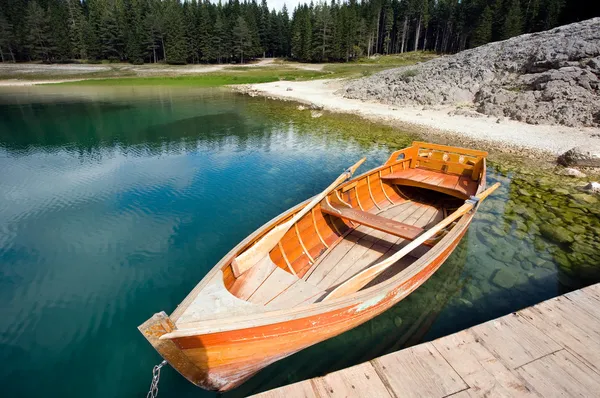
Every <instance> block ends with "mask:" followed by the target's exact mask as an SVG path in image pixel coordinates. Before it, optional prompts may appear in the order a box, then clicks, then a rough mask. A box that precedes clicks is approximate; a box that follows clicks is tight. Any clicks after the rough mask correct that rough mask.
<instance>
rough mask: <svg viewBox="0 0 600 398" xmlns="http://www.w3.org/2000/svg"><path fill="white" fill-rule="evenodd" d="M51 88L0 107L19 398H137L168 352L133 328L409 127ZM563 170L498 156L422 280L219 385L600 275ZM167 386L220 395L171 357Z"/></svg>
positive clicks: (174, 391)
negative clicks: (358, 319) (476, 203)
mask: <svg viewBox="0 0 600 398" xmlns="http://www.w3.org/2000/svg"><path fill="white" fill-rule="evenodd" d="M71 89H72V88H71ZM49 90H54V88H52V89H46V88H44V89H43V90H41V89H40V91H37V90H36V91H27V92H26V94H27V95H25V94H23V95H21V94H19V93H18V92H17V93H16V94H13V95H14V97H15V100H14V101H12V102H11V101H10V98H9V97H8V96H4V97H3V98H2V104H1V105H0V116H1V117H0V170H2V173H0V275H1V277H0V302H1V303H3V304H4V305H3V306H1V307H0V361H1V362H2V363H4V364H9V366H4V367H3V368H2V370H0V383H1V384H2V385H3V393H5V395H6V396H11V397H29V396H37V395H39V392H40V391H50V392H52V394H53V395H57V396H64V397H69V396H71V397H77V396H82V395H85V396H115V397H116V396H122V397H129V396H134V395H135V396H139V395H143V394H145V393H146V391H147V388H148V385H149V382H150V375H151V369H152V366H153V365H154V364H156V363H158V362H160V358H159V356H158V354H156V352H155V351H154V350H153V349H152V348H151V347H150V345H148V344H147V342H146V341H145V339H144V338H143V337H142V336H141V335H140V334H139V333H138V331H137V329H136V326H137V325H139V324H140V323H142V322H143V321H144V320H146V319H147V318H148V317H150V316H151V315H152V314H153V313H154V312H158V311H160V310H165V311H167V312H171V311H172V310H173V309H174V308H175V307H176V305H177V304H178V303H179V302H181V300H182V299H183V298H184V297H185V296H186V295H187V293H188V292H189V291H190V290H191V289H192V288H193V287H194V286H195V284H196V283H197V282H198V281H200V280H201V279H202V277H203V276H204V275H205V274H206V272H208V270H210V268H211V267H212V266H213V265H214V264H215V263H216V262H217V261H218V260H219V259H220V258H221V257H222V256H223V255H224V254H225V253H226V252H227V251H229V249H231V247H233V246H234V245H235V244H237V243H238V242H239V241H240V240H242V239H243V238H244V237H245V236H247V235H248V234H249V233H251V232H252V231H253V230H255V229H256V228H257V227H259V226H260V225H262V224H263V223H264V222H265V221H267V220H269V219H271V218H272V217H274V216H276V215H277V214H279V213H280V212H282V211H284V210H286V209H287V208H289V207H290V206H292V205H294V204H296V203H298V202H300V201H302V200H304V199H305V198H307V197H309V196H311V195H313V194H315V193H316V192H318V191H320V189H322V187H324V186H327V185H328V183H329V182H330V181H331V180H332V179H333V178H335V177H336V176H337V175H339V173H340V172H341V171H342V170H343V169H345V168H346V167H347V166H348V165H349V164H352V163H354V161H356V160H357V159H358V158H360V157H362V156H363V155H365V156H367V157H368V162H367V163H366V164H365V165H364V166H363V169H364V170H367V169H368V168H372V167H374V166H376V165H378V164H380V163H381V162H383V161H384V160H385V159H386V158H387V156H388V154H389V152H390V151H391V149H395V148H398V147H403V146H406V145H407V144H408V143H409V142H410V140H411V139H412V138H413V137H410V136H408V135H404V134H399V133H397V132H394V131H393V130H391V129H390V128H389V127H384V126H377V125H374V124H370V123H367V124H365V123H362V122H359V121H358V120H356V119H354V118H352V117H351V116H347V115H343V116H341V117H340V116H339V115H332V116H329V115H324V116H322V117H319V118H314V117H313V116H312V115H311V113H310V111H303V112H298V111H296V110H295V106H293V105H290V104H282V103H272V102H269V101H265V100H262V99H253V98H248V97H240V96H236V95H233V94H231V93H226V92H223V91H215V90H212V91H210V90H209V91H202V92H196V91H179V90H162V91H157V92H155V91H149V92H144V93H143V95H141V96H139V97H138V94H137V93H135V95H132V94H131V93H129V92H127V97H122V93H121V91H119V93H118V95H117V94H114V93H113V92H112V91H109V90H108V89H104V90H106V91H105V92H103V91H102V90H101V89H100V88H96V89H94V91H93V92H92V94H90V93H84V94H85V95H83V97H84V98H82V99H81V100H79V101H78V102H77V101H70V102H69V101H67V100H66V99H65V96H66V94H65V93H64V92H61V93H59V94H60V95H59V96H57V97H56V98H57V99H56V100H55V101H53V100H51V99H52V98H54V97H49V96H46V97H45V99H44V100H43V101H42V100H38V99H37V95H38V94H36V93H52V91H49ZM40 95H41V94H40ZM92 95H93V98H92V99H90V98H88V97H90V96H92ZM123 95H124V94H123ZM49 98H50V99H49ZM65 103H68V105H65ZM11 104H12V105H11ZM28 104H32V105H28ZM67 116H68V117H67ZM361 123H362V124H361ZM386 137H391V138H389V139H387V138H386ZM557 178H558V177H551V176H547V175H542V174H533V173H531V171H528V170H525V169H519V168H516V167H512V166H511V167H509V166H507V165H500V164H496V165H491V166H490V168H489V175H488V179H489V181H488V183H490V184H491V183H493V182H495V181H501V182H502V184H503V185H502V187H501V188H500V189H499V190H498V191H497V192H496V194H495V195H494V196H493V197H491V198H489V199H488V200H487V201H486V202H485V203H484V204H483V205H482V207H481V208H480V209H479V211H478V213H477V215H476V218H475V220H474V222H473V224H472V225H471V228H470V229H469V232H468V234H467V235H466V237H465V239H463V241H462V242H461V244H460V245H459V246H458V248H457V250H456V251H455V252H454V253H453V254H452V255H451V257H450V258H449V259H448V260H447V261H446V263H445V264H444V265H443V266H442V267H441V268H440V270H439V271H438V272H437V273H436V274H435V275H434V276H433V277H432V278H431V279H430V280H429V281H427V282H426V283H425V284H424V285H423V286H422V287H420V288H419V289H418V290H417V291H416V292H414V293H413V294H411V295H410V296H409V297H407V298H406V299H405V300H403V301H402V302H401V303H399V304H398V305H397V306H395V307H394V308H392V309H390V310H389V311H387V312H385V313H384V314H382V315H380V316H379V317H377V318H375V319H373V320H371V321H370V322H367V323H365V324H363V325H361V326H359V327H357V328H355V329H353V330H351V331H349V332H347V333H344V334H342V335H340V336H338V337H336V338H333V339H330V340H328V341H325V342H323V343H321V344H318V345H316V346H314V347H311V348H309V349H307V350H304V351H301V352H299V353H297V354H295V355H293V356H291V357H289V358H287V359H284V360H283V361H280V362H278V363H275V364H273V365H272V366H270V367H268V368H266V369H264V370H263V371H262V372H261V373H259V374H258V375H257V376H256V377H254V378H252V379H250V380H249V381H248V382H247V383H246V384H244V385H243V386H241V387H240V388H238V389H237V390H235V391H233V392H231V393H228V394H225V396H232V397H235V396H242V395H245V394H249V393H253V392H258V391H264V390H267V389H269V388H273V387H276V386H279V385H282V384H286V383H288V382H294V381H298V380H302V379H305V378H308V377H314V376H318V375H321V374H324V373H327V372H330V371H333V370H336V369H340V368H343V367H347V366H351V365H354V364H356V363H359V362H362V361H366V360H369V359H371V358H374V357H376V356H379V355H382V354H385V353H387V352H391V351H394V350H398V349H400V348H402V347H406V346H409V345H412V344H417V343H419V342H421V341H427V340H430V339H433V338H436V337H439V336H442V335H445V334H448V333H452V332H455V331H458V330H461V329H463V328H466V327H469V326H472V325H474V324H477V323H481V322H484V321H486V320H489V319H491V318H494V317H498V316H501V315H505V314H507V313H510V312H511V311H515V310H518V309H520V308H523V307H526V306H529V305H532V304H535V303H537V302H539V301H542V300H544V299H547V298H550V297H553V296H556V295H558V294H560V293H563V292H565V291H568V290H569V289H572V288H575V287H578V286H581V285H582V284H587V283H591V282H594V281H597V280H600V277H599V274H598V271H599V269H600V258H599V253H600V247H599V246H598V245H599V242H600V211H599V207H598V203H597V199H596V198H594V197H591V196H589V195H586V194H583V193H581V192H579V191H577V190H575V189H574V188H573V187H572V186H571V185H569V184H567V183H565V180H560V179H558V180H557ZM32 374H33V375H35V380H36V382H35V383H31V377H32V376H31V375H32ZM65 380H68V383H66V382H65ZM160 391H161V394H164V395H165V396H215V394H214V393H210V392H204V391H202V390H199V389H198V388H196V387H194V386H193V385H191V384H190V383H188V382H187V381H186V380H184V379H183V378H182V377H180V376H179V375H178V374H177V373H176V372H175V371H173V370H172V369H170V368H165V369H164V370H163V373H162V380H161V385H160Z"/></svg>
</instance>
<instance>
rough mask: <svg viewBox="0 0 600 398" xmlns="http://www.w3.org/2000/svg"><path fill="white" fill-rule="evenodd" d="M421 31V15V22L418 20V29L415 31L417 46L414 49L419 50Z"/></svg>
mask: <svg viewBox="0 0 600 398" xmlns="http://www.w3.org/2000/svg"><path fill="white" fill-rule="evenodd" d="M420 33H421V16H420V15H419V22H417V31H416V32H415V48H414V51H418V50H419V34H420Z"/></svg>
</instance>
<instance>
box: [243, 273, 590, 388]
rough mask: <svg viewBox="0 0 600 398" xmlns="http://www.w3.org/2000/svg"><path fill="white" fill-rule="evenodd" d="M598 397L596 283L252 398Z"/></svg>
mask: <svg viewBox="0 0 600 398" xmlns="http://www.w3.org/2000/svg"><path fill="white" fill-rule="evenodd" d="M598 395H600V284H596V285H592V286H589V287H586V288H584V289H581V290H576V291H574V292H571V293H568V294H565V295H563V296H559V297H556V298H553V299H551V300H548V301H544V302H542V303H540V304H537V305H535V306H533V307H529V308H526V309H524V310H521V311H518V312H516V313H513V314H510V315H506V316H504V317H501V318H498V319H495V320H492V321H489V322H486V323H483V324H481V325H477V326H474V327H472V328H470V329H466V330H463V331H461V332H458V333H455V334H452V335H449V336H446V337H442V338H439V339H437V340H434V341H431V342H428V343H424V344H420V345H417V346H414V347H410V348H407V349H404V350H401V351H398V352H394V353H391V354H388V355H385V356H383V357H380V358H376V359H374V360H372V361H369V362H365V363H362V364H360V365H356V366H353V367H351V368H347V369H343V370H340V371H337V372H333V373H330V374H328V375H325V376H323V377H317V378H314V379H311V380H305V381H302V382H299V383H295V384H291V385H288V386H284V387H280V388H277V389H274V390H270V391H266V392H263V393H261V394H258V395H255V396H254V397H262V398H266V397H282V398H295V397H307V398H311V397H360V396H369V397H456V398H463V397H483V396H486V397H487V396H493V397H495V396H502V397H522V396H532V397H555V396H562V397H564V396H579V397H583V396H598Z"/></svg>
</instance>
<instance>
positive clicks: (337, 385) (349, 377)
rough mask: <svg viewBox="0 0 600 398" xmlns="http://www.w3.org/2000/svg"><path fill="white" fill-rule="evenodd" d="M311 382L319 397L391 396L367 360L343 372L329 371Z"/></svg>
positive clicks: (383, 397)
mask: <svg viewBox="0 0 600 398" xmlns="http://www.w3.org/2000/svg"><path fill="white" fill-rule="evenodd" d="M313 382H314V387H315V389H316V390H317V392H318V394H319V396H320V397H381V398H386V397H390V398H392V397H393V395H391V394H390V393H389V391H388V389H387V388H386V386H385V385H384V384H383V382H382V381H381V379H380V378H379V375H378V374H377V372H376V371H375V369H374V368H373V365H371V364H370V363H369V362H365V363H361V364H360V365H356V366H352V367H350V368H347V369H344V372H335V373H330V374H328V375H325V376H323V377H319V378H317V379H315V380H313Z"/></svg>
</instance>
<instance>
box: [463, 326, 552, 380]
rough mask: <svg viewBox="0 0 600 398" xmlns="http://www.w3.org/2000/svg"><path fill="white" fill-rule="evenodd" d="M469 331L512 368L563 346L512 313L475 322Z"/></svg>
mask: <svg viewBox="0 0 600 398" xmlns="http://www.w3.org/2000/svg"><path fill="white" fill-rule="evenodd" d="M471 331H472V332H473V333H474V335H475V336H476V337H477V338H479V340H481V342H482V344H483V345H484V346H485V347H486V348H488V349H489V350H490V351H491V352H492V353H493V354H494V355H495V356H497V357H498V358H500V359H501V360H502V361H504V363H505V364H506V365H507V366H508V367H509V368H511V369H514V368H516V367H518V366H521V365H524V364H526V363H528V362H531V361H533V360H535V359H538V358H541V357H543V356H544V355H548V354H550V353H552V352H554V351H557V350H560V349H561V348H562V347H561V346H560V345H559V344H557V343H556V342H555V341H554V340H552V339H551V338H550V337H548V336H546V335H545V334H542V333H540V331H539V330H538V329H537V328H536V327H535V326H533V325H532V324H531V323H529V322H527V321H525V320H524V319H523V318H521V317H519V316H517V315H514V314H510V315H506V316H504V317H502V318H499V319H496V320H493V321H489V322H486V323H483V324H481V325H477V326H475V327H473V328H472V329H471Z"/></svg>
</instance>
